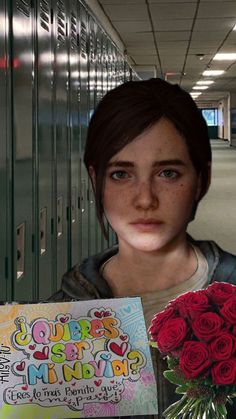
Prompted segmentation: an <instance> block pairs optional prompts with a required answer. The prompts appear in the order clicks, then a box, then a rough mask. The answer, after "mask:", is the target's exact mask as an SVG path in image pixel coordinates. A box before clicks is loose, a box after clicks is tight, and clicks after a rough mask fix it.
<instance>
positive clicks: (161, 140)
mask: <svg viewBox="0 0 236 419" xmlns="http://www.w3.org/2000/svg"><path fill="white" fill-rule="evenodd" d="M84 161H85V164H86V167H87V169H88V172H89V175H90V177H91V181H92V184H93V189H94V193H95V198H96V206H97V215H98V219H99V221H100V224H101V226H102V230H103V232H104V234H105V235H106V234H107V232H106V230H105V225H104V218H106V219H107V220H108V222H109V224H110V225H111V227H112V228H113V230H114V231H115V232H116V234H117V240H118V245H117V246H115V247H113V248H111V249H108V250H106V251H105V252H103V253H102V254H99V255H96V256H91V257H89V258H88V259H86V260H85V261H84V262H83V263H82V265H81V266H75V267H74V268H73V269H72V270H71V271H69V272H67V273H66V274H65V275H64V277H63V279H62V287H61V290H60V291H58V293H57V294H55V295H54V296H53V297H52V298H53V299H54V301H63V300H64V301H68V300H81V299H93V298H110V297H123V296H134V295H138V296H141V297H142V301H143V307H144V314H145V320H146V323H147V326H149V324H150V320H151V318H152V317H153V315H154V313H156V312H157V311H160V310H162V309H163V307H164V306H165V305H166V304H167V303H168V301H170V300H171V299H173V298H175V297H176V296H177V295H180V294H181V293H183V292H186V291H190V290H197V289H200V288H203V287H206V286H207V285H208V284H209V283H210V282H212V281H224V282H234V283H236V256H233V255H231V254H229V253H227V252H225V251H223V250H222V249H220V248H219V247H218V245H217V244H216V243H214V242H212V241H195V240H194V239H193V238H191V237H190V236H189V235H188V234H187V233H186V229H187V226H188V223H189V222H190V221H191V220H193V219H194V216H195V213H196V209H197V206H198V203H199V201H200V200H201V199H202V198H203V196H204V195H205V194H206V192H207V190H208V187H209V184H210V173H211V148H210V142H209V138H208V133H207V126H206V123H205V121H204V119H203V117H202V115H201V113H200V112H199V110H198V109H197V107H196V105H195V103H194V101H193V100H192V98H191V96H190V95H189V94H188V93H187V92H185V91H184V90H182V89H181V88H180V87H179V86H178V85H171V84H169V83H167V82H165V81H163V80H161V79H151V80H147V81H138V82H127V83H125V84H123V85H121V86H119V87H117V88H116V89H114V90H112V91H110V92H108V93H107V94H106V96H105V97H104V98H103V99H102V100H101V102H100V103H99V105H98V107H97V109H96V111H95V112H94V114H93V116H92V119H91V122H90V125H89V129H88V136H87V143H86V150H85V156H84ZM162 369H166V366H165V365H163V362H158V374H157V378H158V397H159V407H160V413H159V418H161V417H162V413H161V412H162V409H165V408H166V407H167V406H168V405H169V404H170V403H172V402H173V400H174V391H173V389H172V388H171V386H170V385H169V384H167V382H164V380H163V379H162Z"/></svg>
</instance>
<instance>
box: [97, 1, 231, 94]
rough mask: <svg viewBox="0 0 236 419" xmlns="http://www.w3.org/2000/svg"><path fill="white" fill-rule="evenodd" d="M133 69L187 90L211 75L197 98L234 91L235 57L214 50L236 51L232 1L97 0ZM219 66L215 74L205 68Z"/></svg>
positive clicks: (212, 68)
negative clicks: (222, 57)
mask: <svg viewBox="0 0 236 419" xmlns="http://www.w3.org/2000/svg"><path fill="white" fill-rule="evenodd" d="M98 3H99V5H100V6H101V8H102V9H103V11H104V13H105V14H106V16H107V18H108V19H109V21H110V23H111V24H112V26H113V28H114V29H115V30H116V32H117V33H118V34H119V37H120V38H121V40H122V42H123V44H124V46H125V48H126V51H127V55H128V58H129V60H130V62H131V63H132V64H133V65H134V67H135V69H136V71H137V72H138V74H140V75H142V76H143V77H146V78H149V77H153V76H154V75H155V76H157V77H162V78H165V79H167V80H168V81H170V82H173V83H179V84H180V85H181V86H182V87H183V88H184V89H186V90H187V91H189V92H190V91H192V88H193V86H194V85H195V84H196V82H197V81H199V80H204V79H207V80H209V79H210V80H214V83H213V84H212V85H211V86H210V87H209V88H208V89H207V90H205V91H204V92H203V93H202V94H201V96H199V98H198V99H197V101H200V100H201V101H203V100H208V101H215V100H220V99H222V98H223V97H225V96H227V95H228V92H229V91H233V92H236V61H214V60H213V57H214V56H215V54H216V53H217V52H235V53H236V30H233V28H234V26H235V24H236V0H234V1H225V0H183V1H179V0H99V1H98ZM208 69H211V70H214V69H220V70H225V73H224V74H223V75H221V76H217V77H207V78H206V77H203V76H202V73H203V71H204V70H208Z"/></svg>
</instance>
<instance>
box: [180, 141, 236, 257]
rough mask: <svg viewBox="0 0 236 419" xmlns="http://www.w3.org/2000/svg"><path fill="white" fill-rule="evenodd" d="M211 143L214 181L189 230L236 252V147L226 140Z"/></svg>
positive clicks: (197, 236)
mask: <svg viewBox="0 0 236 419" xmlns="http://www.w3.org/2000/svg"><path fill="white" fill-rule="evenodd" d="M211 146H212V157H213V167H212V183H211V186H210V189H209V192H208V193H207V195H206V196H205V197H204V198H203V200H202V201H201V203H200V204H199V207H198V211H197V214H196V219H195V220H194V221H193V222H192V223H190V224H189V227H188V232H189V233H190V234H191V235H192V236H193V237H194V238H195V239H208V240H214V241H215V242H217V244H218V245H219V246H220V247H222V248H223V249H224V250H228V251H229V252H230V253H234V254H236V148H233V147H230V146H229V144H228V142H225V141H222V140H211Z"/></svg>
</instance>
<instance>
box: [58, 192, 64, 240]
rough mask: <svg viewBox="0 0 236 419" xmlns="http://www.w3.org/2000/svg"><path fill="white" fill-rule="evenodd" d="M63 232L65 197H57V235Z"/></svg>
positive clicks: (59, 235)
mask: <svg viewBox="0 0 236 419" xmlns="http://www.w3.org/2000/svg"><path fill="white" fill-rule="evenodd" d="M62 234H63V197H62V196H60V197H59V198H57V237H58V238H59V237H61V236H62Z"/></svg>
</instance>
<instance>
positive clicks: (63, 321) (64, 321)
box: [59, 316, 70, 323]
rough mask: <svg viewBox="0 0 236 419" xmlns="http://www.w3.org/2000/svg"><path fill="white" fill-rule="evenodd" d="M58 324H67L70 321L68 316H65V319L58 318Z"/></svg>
mask: <svg viewBox="0 0 236 419" xmlns="http://www.w3.org/2000/svg"><path fill="white" fill-rule="evenodd" d="M59 320H60V322H61V323H67V322H68V320H70V317H69V316H65V317H60V319H59Z"/></svg>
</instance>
